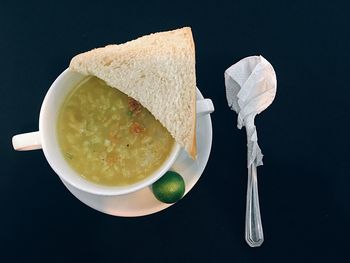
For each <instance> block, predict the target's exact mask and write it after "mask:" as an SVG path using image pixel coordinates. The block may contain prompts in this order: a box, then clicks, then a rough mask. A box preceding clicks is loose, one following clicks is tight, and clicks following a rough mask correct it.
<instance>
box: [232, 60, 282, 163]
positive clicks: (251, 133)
mask: <svg viewBox="0 0 350 263" xmlns="http://www.w3.org/2000/svg"><path fill="white" fill-rule="evenodd" d="M225 86H226V97H227V101H228V105H229V106H230V108H231V109H232V110H234V111H235V112H237V114H238V118H237V127H238V129H241V128H242V127H243V126H245V127H246V131H247V146H248V163H247V164H248V167H249V166H250V165H251V164H253V163H254V164H255V165H256V166H259V165H262V164H263V162H262V158H263V154H262V152H261V149H260V147H259V145H258V136H257V132H256V127H255V125H254V118H255V116H256V115H257V114H259V113H260V112H262V111H263V110H265V109H266V108H267V107H268V106H269V105H270V104H271V103H272V101H273V99H274V98H275V95H276V90H277V79H276V73H275V71H274V69H273V67H272V65H271V64H270V63H269V62H268V61H267V60H266V59H265V58H263V57H262V56H251V57H246V58H244V59H242V60H240V61H238V62H237V63H236V64H234V65H232V66H231V67H229V68H228V69H227V70H226V71H225Z"/></svg>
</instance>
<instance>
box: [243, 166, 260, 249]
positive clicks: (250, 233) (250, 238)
mask: <svg viewBox="0 0 350 263" xmlns="http://www.w3.org/2000/svg"><path fill="white" fill-rule="evenodd" d="M245 240H246V241H247V243H248V245H249V246H251V247H259V246H261V244H262V243H263V242H264V233H263V228H262V224H261V216H260V207H259V194H258V178H257V171H256V166H255V164H252V165H251V166H250V167H249V168H248V185H247V204H246V216H245Z"/></svg>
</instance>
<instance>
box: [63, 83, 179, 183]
mask: <svg viewBox="0 0 350 263" xmlns="http://www.w3.org/2000/svg"><path fill="white" fill-rule="evenodd" d="M57 129H58V130H57V133H58V134H57V135H58V141H59V145H60V147H61V151H62V153H63V155H64V157H65V159H66V160H67V162H68V163H69V164H70V165H71V167H73V169H74V170H75V171H76V172H77V173H78V174H80V175H81V176H82V177H84V178H85V179H87V180H89V181H92V182H95V183H98V184H102V185H108V186H123V185H129V184H133V183H136V182H138V181H141V180H143V179H144V178H146V177H147V176H149V175H151V174H152V173H153V172H154V171H156V170H157V169H158V168H159V167H160V166H161V165H162V164H163V162H164V161H165V160H166V159H167V157H168V156H169V154H170V152H171V149H172V147H173V146H174V139H173V138H172V136H171V135H170V133H169V132H168V131H167V129H165V128H164V127H163V126H162V125H161V124H160V122H159V121H157V120H156V119H155V118H154V116H153V115H152V114H151V113H150V112H149V111H148V110H147V109H145V108H144V107H142V106H141V104H139V103H138V102H137V101H135V100H133V99H132V98H130V97H128V96H127V95H125V94H124V93H122V92H120V91H119V90H117V89H115V88H111V87H109V86H108V85H107V84H106V83H105V82H104V81H102V80H100V79H98V78H96V77H88V78H86V79H84V80H83V81H82V82H80V83H79V84H78V85H77V86H76V87H75V88H74V89H73V90H72V91H71V92H70V94H69V95H68V96H67V98H66V99H65V101H64V102H63V104H62V106H61V109H60V112H59V115H58V124H57Z"/></svg>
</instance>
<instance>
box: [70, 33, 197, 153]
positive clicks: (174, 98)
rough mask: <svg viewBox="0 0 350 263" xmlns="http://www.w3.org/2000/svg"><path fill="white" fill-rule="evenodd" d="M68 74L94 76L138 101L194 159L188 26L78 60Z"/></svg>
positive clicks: (191, 53) (193, 84)
mask: <svg viewBox="0 0 350 263" xmlns="http://www.w3.org/2000/svg"><path fill="white" fill-rule="evenodd" d="M69 68H70V69H72V70H74V71H77V72H80V73H82V74H85V75H94V76H96V77H98V78H100V79H102V80H104V81H105V82H106V83H107V84H108V85H110V86H111V87H115V88H117V89H119V90H120V91H122V92H124V93H125V94H127V95H128V96H130V97H132V98H134V99H135V100H137V101H139V102H140V103H141V104H142V105H143V106H144V107H145V108H147V109H148V110H149V111H150V112H151V113H152V114H153V115H154V116H155V118H156V119H157V120H159V121H160V123H161V124H162V125H163V126H164V127H165V128H167V129H168V131H169V132H170V134H171V135H172V136H173V137H174V139H175V140H176V142H177V143H178V144H180V145H181V146H182V147H184V148H185V149H186V151H187V152H188V153H189V155H190V156H191V157H192V158H193V159H195V158H196V154H197V150H196V74H195V49H194V42H193V38H192V31H191V28H189V27H184V28H181V29H177V30H173V31H167V32H160V33H154V34H151V35H147V36H143V37H140V38H137V39H136V40H133V41H129V42H126V43H124V44H120V45H108V46H106V47H103V48H97V49H93V50H91V51H88V52H85V53H82V54H79V55H77V56H75V57H74V58H73V59H72V60H71V62H70V66H69Z"/></svg>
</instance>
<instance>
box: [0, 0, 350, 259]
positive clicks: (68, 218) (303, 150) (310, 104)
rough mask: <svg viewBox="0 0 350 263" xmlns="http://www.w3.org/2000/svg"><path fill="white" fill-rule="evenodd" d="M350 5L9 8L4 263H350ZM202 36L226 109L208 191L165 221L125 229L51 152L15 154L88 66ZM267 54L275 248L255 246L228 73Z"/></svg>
mask: <svg viewBox="0 0 350 263" xmlns="http://www.w3.org/2000/svg"><path fill="white" fill-rule="evenodd" d="M345 3H346V1H343V3H342V2H335V1H290V2H288V3H287V2H284V1H275V2H267V1H221V2H219V1H218V2H212V3H208V2H202V1H198V2H197V3H194V2H190V1H184V2H178V1H158V2H152V3H151V2H149V1H144V2H135V1H110V2H103V1H97V2H95V3H90V2H89V1H84V2H80V3H73V1H72V2H69V1H56V2H55V3H50V1H45V2H42V3H39V2H38V3H29V1H26V2H25V1H23V2H22V3H20V2H19V1H1V2H0V54H1V60H0V72H1V84H0V91H1V103H0V109H1V111H0V123H1V129H0V136H1V140H0V152H1V155H0V162H1V170H2V172H1V173H0V201H1V216H0V228H1V234H0V262H40V261H43V262H350V256H349V254H348V250H347V249H348V246H349V238H348V237H349V234H350V231H349V227H350V225H349V222H350V221H349V220H350V202H349V183H350V177H349V172H348V163H349V162H348V160H349V146H350V145H349V140H348V138H347V136H348V129H347V128H348V126H349V125H348V122H349V116H348V113H349V99H350V86H349V80H348V77H349V69H350V68H349V59H350V41H349V34H350V27H349V24H350V16H349V6H348V5H346V4H345ZM186 25H188V26H191V27H192V30H193V35H194V39H195V43H196V61H197V64H196V70H197V85H198V87H200V89H201V90H202V92H203V94H204V95H205V97H208V98H211V99H212V100H213V102H214V104H215V108H216V110H215V113H213V114H212V122H213V146H212V151H211V156H210V159H209V162H208V165H207V167H206V169H205V171H204V173H203V175H202V177H201V178H200V180H199V182H198V184H197V185H196V186H195V187H194V188H193V189H192V191H191V192H190V193H189V194H188V195H187V196H186V197H185V198H184V199H183V200H181V201H180V202H178V203H177V204H175V205H174V206H172V207H171V208H169V209H166V210H164V211H162V212H159V213H157V214H154V215H150V216H144V217H139V218H121V217H113V216H109V215H105V214H102V213H100V212H97V211H95V210H93V209H91V208H89V207H87V206H85V205H84V204H82V203H81V202H80V201H78V200H77V199H76V198H75V197H74V196H73V195H71V194H70V193H69V192H68V191H67V190H66V188H65V187H64V185H63V184H62V183H61V182H60V180H59V178H58V177H57V176H56V175H55V173H54V172H53V171H52V170H51V168H50V167H49V165H48V163H47V162H46V160H45V158H44V155H43V153H42V151H40V150H39V151H33V152H15V151H14V150H13V149H12V145H11V137H12V136H13V135H14V134H17V133H22V132H27V131H34V130H37V129H38V116H39V110H40V106H41V103H42V100H43V98H44V95H45V93H46V91H47V90H48V88H49V86H50V85H51V83H52V82H53V81H54V79H55V78H56V77H57V76H58V75H59V74H60V73H61V72H62V71H63V70H64V69H65V68H67V66H68V64H69V61H70V59H71V58H72V57H73V56H74V55H75V54H77V53H80V52H82V51H86V50H90V49H92V48H94V47H100V46H104V45H106V44H110V43H122V42H125V41H127V40H131V39H133V38H135V37H138V36H141V35H144V34H148V33H151V32H157V31H164V30H169V29H174V28H178V27H182V26H186ZM259 54H261V55H263V56H264V57H265V58H267V59H268V60H269V61H270V62H271V63H272V65H273V66H274V68H275V70H276V73H277V78H278V92H277V96H276V99H275V101H274V103H273V104H272V106H271V107H270V108H269V109H268V110H266V111H265V112H263V113H262V114H261V115H259V117H258V118H257V120H256V125H257V127H258V132H259V142H260V146H261V148H262V150H263V153H264V155H265V158H264V166H262V167H259V190H260V202H261V203H260V204H261V212H262V218H263V226H264V231H265V242H264V244H263V246H262V247H260V248H255V249H252V248H250V247H248V246H247V244H246V243H245V241H244V238H243V237H244V215H245V194H246V178H247V177H246V167H245V165H246V141H245V140H246V137H245V133H244V131H240V130H238V129H236V115H235V114H234V113H233V112H232V111H231V110H230V109H229V108H228V107H227V103H226V97H225V89H224V79H223V73H224V70H225V69H226V68H227V67H229V66H230V65H232V64H233V63H235V62H237V61H238V60H240V59H241V58H243V57H246V56H250V55H259Z"/></svg>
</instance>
